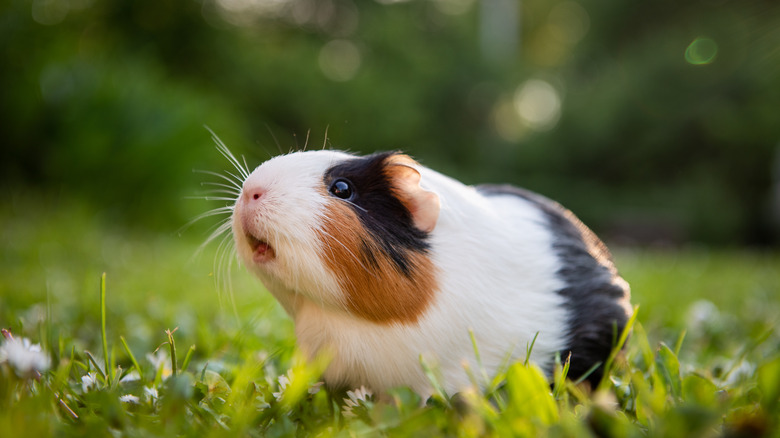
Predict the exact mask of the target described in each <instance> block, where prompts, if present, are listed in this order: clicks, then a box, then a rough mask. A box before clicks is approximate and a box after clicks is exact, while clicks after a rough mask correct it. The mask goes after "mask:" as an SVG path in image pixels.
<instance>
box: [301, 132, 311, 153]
mask: <svg viewBox="0 0 780 438" xmlns="http://www.w3.org/2000/svg"><path fill="white" fill-rule="evenodd" d="M309 134H311V129H309V130H308V131H306V141H304V142H303V151H304V152H306V147H307V146H308V145H309Z"/></svg>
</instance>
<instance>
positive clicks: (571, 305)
mask: <svg viewBox="0 0 780 438" xmlns="http://www.w3.org/2000/svg"><path fill="white" fill-rule="evenodd" d="M477 189H478V190H479V191H480V193H482V194H484V195H486V196H490V195H515V196H519V197H521V198H523V199H525V200H527V201H529V202H531V203H532V204H534V205H536V206H537V207H539V208H540V209H541V210H542V211H543V212H544V214H545V216H546V218H547V220H548V226H549V228H550V231H551V232H552V233H553V235H554V241H553V249H554V251H555V253H556V255H557V256H558V258H559V259H560V261H561V268H560V269H559V270H558V272H557V275H558V277H559V278H561V279H562V280H563V281H564V282H565V283H566V287H564V288H563V289H561V290H559V291H557V292H558V294H560V295H561V296H563V297H564V298H565V304H564V306H565V307H566V310H567V311H568V315H569V319H568V321H567V325H568V336H569V347H568V348H567V349H565V350H564V351H561V359H562V360H566V358H567V357H568V356H569V353H571V363H570V367H569V376H570V377H571V378H573V379H576V378H578V377H580V376H582V375H583V374H584V373H585V372H587V371H588V370H589V369H590V368H591V367H592V366H593V365H595V364H596V363H598V362H601V363H602V364H603V363H604V362H605V361H606V360H607V357H609V353H610V352H611V350H612V346H613V343H614V342H615V340H616V339H617V337H618V336H620V333H621V332H622V331H623V328H624V327H625V325H626V322H627V320H628V317H629V315H627V314H626V310H625V309H624V308H623V307H622V306H621V305H620V304H619V301H620V300H622V299H624V298H625V297H626V296H627V295H628V293H629V291H628V289H624V288H623V286H622V285H621V283H616V282H615V280H616V279H617V278H618V277H617V271H616V269H615V267H614V264H613V262H612V256H611V255H610V254H609V251H608V250H607V248H606V246H605V245H604V244H603V243H602V242H601V240H599V239H598V237H596V235H595V234H593V232H592V231H590V230H589V229H588V228H587V227H586V226H585V225H583V224H582V222H580V221H579V219H577V218H576V217H574V215H573V214H571V212H569V211H568V210H566V209H565V208H563V207H562V206H561V205H560V204H558V203H557V202H554V201H551V200H549V199H547V198H545V197H543V196H540V195H537V194H535V193H532V192H529V191H527V190H523V189H520V188H517V187H512V186H496V185H483V186H477ZM603 373H604V372H603V367H599V368H598V369H596V370H595V371H594V372H593V373H592V374H590V376H589V377H588V378H587V380H588V381H590V383H591V385H592V386H593V387H595V386H596V385H598V383H599V382H600V381H601V377H602V375H603Z"/></svg>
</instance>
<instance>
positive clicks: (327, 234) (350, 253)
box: [319, 228, 378, 278]
mask: <svg viewBox="0 0 780 438" xmlns="http://www.w3.org/2000/svg"><path fill="white" fill-rule="evenodd" d="M319 231H320V232H321V233H323V234H325V235H326V236H328V237H330V238H331V239H333V241H334V242H336V243H338V244H339V245H341V246H342V247H343V248H344V249H345V250H346V251H347V252H348V253H349V255H351V256H352V258H353V259H355V261H356V262H357V263H358V264H359V265H360V267H361V268H363V270H364V271H366V272H367V273H368V274H369V275H371V276H372V277H374V278H378V277H377V276H376V274H374V273H373V272H371V270H370V269H368V268H367V267H366V265H364V264H363V262H362V261H361V260H360V259H359V258H358V256H357V255H355V253H353V252H352V250H350V249H349V247H347V245H345V244H343V243H342V242H341V241H340V240H338V239H336V237H335V236H333V235H332V234H330V233H328V232H327V231H325V230H323V229H321V228H320V229H319ZM331 252H332V250H331Z"/></svg>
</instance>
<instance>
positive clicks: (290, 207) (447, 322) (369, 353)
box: [231, 150, 632, 396]
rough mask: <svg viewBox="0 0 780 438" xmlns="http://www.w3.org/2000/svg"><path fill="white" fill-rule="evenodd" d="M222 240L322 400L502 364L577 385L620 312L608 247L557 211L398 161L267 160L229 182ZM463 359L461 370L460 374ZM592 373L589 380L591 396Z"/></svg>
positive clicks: (460, 380)
mask: <svg viewBox="0 0 780 438" xmlns="http://www.w3.org/2000/svg"><path fill="white" fill-rule="evenodd" d="M231 221H232V222H231V223H232V230H233V236H234V239H235V244H236V249H237V252H238V255H239V258H240V259H241V260H242V261H243V264H244V265H245V266H246V267H247V268H248V269H249V271H251V272H252V273H253V274H254V275H256V276H257V277H258V278H259V279H260V280H261V281H262V283H263V284H264V285H265V286H266V288H267V289H268V290H269V291H270V292H271V294H273V296H274V297H275V298H276V300H278V302H279V303H280V304H281V305H282V306H283V308H284V310H285V311H286V312H287V314H289V316H290V317H291V318H292V319H293V320H294V323H295V334H296V337H297V343H298V346H299V348H300V349H301V350H302V351H303V352H304V353H306V354H308V355H310V356H315V355H317V354H318V353H321V352H324V351H327V352H328V353H329V354H330V355H331V357H332V360H331V362H330V364H329V365H328V367H327V369H326V370H325V372H324V375H323V379H324V381H325V383H326V385H327V386H329V387H331V388H340V389H350V388H357V387H360V386H361V385H362V386H365V387H367V388H370V389H372V390H373V391H374V392H375V393H379V394H382V393H385V392H386V391H387V390H388V389H389V388H393V387H398V386H407V387H410V388H411V389H412V390H414V391H416V392H417V393H419V394H421V395H423V396H427V395H430V394H432V385H431V382H430V380H429V378H428V377H426V374H425V372H424V370H423V367H422V366H421V364H420V360H421V358H423V359H424V360H426V361H428V362H429V363H431V364H433V365H434V366H435V367H436V368H437V369H438V371H439V372H440V377H441V382H440V383H441V384H442V386H443V388H444V389H445V391H447V392H448V393H450V394H452V393H455V392H457V391H459V390H462V389H464V388H466V387H468V386H469V385H470V380H469V377H468V374H467V372H466V371H465V370H464V364H469V365H470V366H471V369H477V366H478V364H477V361H476V354H475V351H474V347H473V345H472V340H471V334H470V332H471V333H473V337H474V338H475V340H476V345H477V348H478V351H479V356H480V359H481V366H482V367H483V368H484V369H485V370H486V371H487V372H488V373H489V374H491V373H496V372H497V371H498V370H499V368H500V367H501V365H502V363H504V362H505V361H506V358H507V357H508V355H510V354H511V358H513V359H517V360H522V359H525V357H526V354H527V352H526V347H527V346H528V345H529V344H530V343H531V342H532V341H533V340H534V339H535V341H533V348H532V349H531V353H530V360H531V361H532V362H534V363H535V364H537V365H538V366H540V367H541V368H542V369H544V370H546V371H547V372H548V374H549V373H551V371H552V368H553V366H554V359H555V356H556V354H557V353H559V354H560V357H561V358H563V360H565V359H566V358H567V357H570V369H569V376H570V377H573V378H576V377H578V376H581V375H583V374H584V373H585V372H586V371H588V370H590V369H591V368H592V367H593V366H594V365H595V364H597V363H598V362H602V363H603V362H604V361H605V360H606V359H607V357H608V355H609V354H610V352H611V349H612V347H613V343H614V340H615V338H616V335H619V334H620V332H621V331H622V330H623V328H624V327H625V325H626V322H627V320H628V318H629V316H630V314H631V312H632V309H631V307H630V303H629V295H630V292H629V287H628V284H627V283H626V282H625V281H624V280H623V279H622V278H621V277H620V276H619V275H618V273H617V270H616V268H615V266H614V264H613V262H612V258H611V255H610V253H609V251H608V250H607V248H606V246H605V245H604V244H603V243H602V242H601V241H600V240H599V239H598V238H597V237H596V235H595V234H594V233H593V232H591V231H590V230H589V229H588V228H587V227H586V226H585V225H583V224H582V222H580V221H579V220H578V219H577V218H576V217H575V216H574V215H573V214H572V213H571V212H570V211H569V210H566V209H565V208H563V207H561V206H560V205H559V204H557V203H555V202H553V201H551V200H549V199H547V198H544V197H542V196H540V195H537V194H534V193H531V192H529V191H526V190H523V189H520V188H516V187H512V186H508V185H478V186H467V185H464V184H462V183H460V182H459V181H457V180H455V179H452V178H450V177H447V176H445V175H443V174H441V173H438V172H436V171H434V170H431V169H429V168H427V167H425V166H422V165H420V164H419V163H418V162H416V161H415V160H413V159H412V158H410V157H409V156H407V155H403V154H401V153H398V152H385V153H376V154H373V155H368V156H355V155H351V154H347V153H344V152H338V151H328V150H323V151H308V152H294V153H290V154H287V155H281V156H277V157H274V158H272V159H270V160H268V161H266V162H264V163H263V164H261V165H260V166H259V167H257V168H256V169H255V170H254V171H252V172H251V174H249V175H248V177H246V178H245V180H244V181H243V185H242V187H241V193H240V195H239V197H238V199H237V200H236V202H235V205H234V206H233V212H232V218H231ZM464 361H465V362H464ZM602 373H603V371H602V369H601V368H598V369H596V370H595V371H594V372H592V373H591V374H590V375H589V376H588V377H587V379H588V380H590V381H591V382H592V383H597V382H598V381H600V379H601V377H602Z"/></svg>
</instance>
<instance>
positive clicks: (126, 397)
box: [119, 394, 141, 405]
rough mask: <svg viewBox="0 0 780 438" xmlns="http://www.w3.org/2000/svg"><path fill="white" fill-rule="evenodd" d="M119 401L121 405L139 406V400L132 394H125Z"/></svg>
mask: <svg viewBox="0 0 780 438" xmlns="http://www.w3.org/2000/svg"><path fill="white" fill-rule="evenodd" d="M119 401H121V402H122V403H131V404H134V405H138V404H141V399H139V398H138V397H136V396H134V395H133V394H125V395H123V396H120V397H119Z"/></svg>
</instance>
